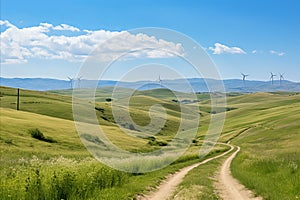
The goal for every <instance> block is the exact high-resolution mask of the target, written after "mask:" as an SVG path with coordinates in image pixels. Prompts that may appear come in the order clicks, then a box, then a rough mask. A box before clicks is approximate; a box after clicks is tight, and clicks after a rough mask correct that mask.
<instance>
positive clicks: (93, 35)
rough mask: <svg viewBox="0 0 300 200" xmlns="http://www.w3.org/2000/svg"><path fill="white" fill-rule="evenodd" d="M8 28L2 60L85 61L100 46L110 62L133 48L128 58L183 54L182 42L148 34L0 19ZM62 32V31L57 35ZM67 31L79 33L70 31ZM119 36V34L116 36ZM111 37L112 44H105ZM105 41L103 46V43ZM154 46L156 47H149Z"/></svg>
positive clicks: (2, 46)
mask: <svg viewBox="0 0 300 200" xmlns="http://www.w3.org/2000/svg"><path fill="white" fill-rule="evenodd" d="M0 25H1V26H5V27H6V29H5V30H4V31H2V32H1V35H0V37H1V38H0V39H1V41H0V42H1V45H0V46H1V63H2V64H12V63H24V62H27V61H28V59H31V58H33V59H34V58H40V59H61V60H67V61H71V62H81V61H83V59H85V58H86V57H87V56H88V55H89V54H90V53H91V52H92V51H94V50H95V48H97V53H99V59H101V61H109V60H110V59H113V58H115V56H117V55H119V52H122V51H132V53H130V55H129V56H127V57H126V59H128V58H129V57H131V58H132V57H147V58H163V57H172V56H174V55H183V51H184V50H183V47H182V45H181V44H175V43H173V42H169V41H165V40H160V39H157V38H155V37H152V36H148V35H146V34H135V35H133V34H131V33H129V32H126V31H120V32H118V31H106V30H93V31H90V30H83V31H81V30H80V29H78V28H76V27H73V26H70V25H67V24H60V25H57V26H54V25H52V24H49V23H40V24H39V25H37V26H31V27H25V28H18V27H17V26H15V25H13V24H11V23H10V22H9V21H2V20H0ZM53 31H62V32H61V33H62V34H60V35H59V34H57V32H56V34H53ZM65 31H70V32H76V35H74V34H71V36H70V34H69V35H68V34H66V33H65ZM116 36H118V37H116ZM107 39H111V40H110V42H109V43H103V42H104V41H106V40H107ZM101 43H103V45H100V46H99V44H101ZM147 48H148V49H149V48H152V50H147Z"/></svg>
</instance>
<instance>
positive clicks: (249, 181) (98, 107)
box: [0, 87, 300, 199]
mask: <svg viewBox="0 0 300 200" xmlns="http://www.w3.org/2000/svg"><path fill="white" fill-rule="evenodd" d="M111 90H112V88H103V89H101V90H98V91H97V93H96V103H95V112H96V114H97V118H98V121H99V123H100V124H101V125H102V128H103V129H104V131H105V133H106V134H107V137H108V138H109V139H110V140H111V141H112V142H113V143H114V144H116V145H117V146H120V147H121V148H124V149H126V150H129V151H133V152H147V151H153V150H155V149H159V148H161V147H162V146H164V145H165V144H167V142H169V141H170V140H171V139H172V137H173V136H174V133H176V132H177V131H178V126H179V123H180V112H181V110H180V107H179V104H178V102H176V101H174V99H176V98H175V96H174V93H172V92H170V91H168V90H165V89H157V90H150V91H139V92H135V94H134V95H133V96H132V97H131V98H130V99H129V102H130V110H129V111H130V116H131V117H132V119H133V120H134V122H135V124H137V125H139V126H144V125H147V124H149V122H150V116H149V114H148V111H149V109H150V108H151V107H152V106H153V105H156V104H160V105H162V106H163V108H164V109H165V111H166V113H167V121H166V123H165V125H164V126H163V128H162V130H161V131H160V132H159V133H158V134H156V135H155V136H154V139H153V137H148V138H147V137H136V136H141V135H147V134H148V133H147V130H143V131H141V130H138V126H136V127H135V126H133V124H128V123H124V124H122V123H121V126H122V128H125V129H126V130H127V132H129V133H130V134H125V133H124V132H123V131H122V129H120V127H119V126H117V125H116V124H115V119H114V117H113V115H112V110H111V104H112V103H114V102H115V101H116V102H117V101H118V100H120V101H123V100H126V99H122V97H125V96H122V95H120V96H119V97H120V99H113V102H111V101H108V100H107V99H109V98H111V95H110V92H111ZM125 90H126V91H125ZM129 90H130V89H124V92H130V91H131V90H130V91H129ZM122 91H123V90H121V92H122ZM0 92H1V93H0V115H1V119H0V124H1V128H0V145H1V146H0V152H1V172H2V173H1V195H2V196H1V199H24V198H25V199H26V198H27V199H30V198H29V196H28V195H32V194H33V193H36V190H37V189H40V191H42V192H41V193H38V194H37V195H38V196H34V197H33V198H32V199H39V198H43V197H45V196H44V195H48V194H49V195H50V194H51V195H52V196H51V195H50V196H51V198H53V199H59V198H64V199H76V198H81V199H82V198H93V197H95V196H97V197H99V198H100V197H101V198H100V199H124V198H128V197H134V195H135V194H137V193H141V192H143V191H144V190H145V189H146V188H149V187H150V186H155V185H156V184H158V180H161V179H162V178H163V177H164V176H165V175H166V174H168V173H170V172H174V171H176V170H177V169H179V168H180V167H182V166H185V165H188V164H191V163H193V162H197V161H198V160H197V158H198V156H197V155H198V151H199V148H200V146H201V143H202V140H203V138H204V135H205V133H206V131H207V128H208V124H209V121H210V116H211V113H212V111H211V108H210V105H209V104H210V100H209V97H210V94H207V93H204V94H198V95H197V99H184V100H185V101H184V108H186V113H185V115H186V116H187V119H188V121H189V122H191V123H192V122H193V118H191V117H189V116H192V115H191V113H193V112H198V111H196V109H195V108H198V107H199V108H200V114H201V119H200V126H199V128H198V134H197V136H196V138H195V140H194V141H193V144H192V146H191V148H190V149H189V150H188V151H187V152H186V154H185V155H184V156H182V157H181V158H180V159H179V160H177V161H176V163H175V164H173V165H171V166H169V167H167V168H165V169H163V170H159V171H156V172H152V173H147V174H143V175H133V174H127V173H120V172H118V171H116V170H113V169H110V168H108V167H106V166H104V165H102V164H99V163H98V162H96V161H95V160H94V159H93V157H92V156H91V155H90V154H89V152H88V151H87V150H86V149H85V147H84V146H83V144H82V142H81V141H80V138H79V136H78V134H77V132H76V129H75V125H74V122H73V121H72V119H73V115H72V97H71V96H70V95H71V91H70V90H64V91H52V92H51V93H47V92H37V91H27V90H21V98H20V101H21V104H20V111H16V110H15V108H16V90H15V89H12V88H6V87H0ZM83 95H84V94H83ZM198 101H199V102H198ZM227 103H228V105H227V107H226V108H225V109H226V110H227V111H228V112H227V118H226V123H225V126H224V129H223V132H222V135H221V137H220V141H221V142H228V141H232V143H234V144H236V145H239V146H241V148H242V149H241V153H240V154H238V157H237V158H236V159H235V160H234V161H233V165H232V172H233V175H234V176H235V177H236V178H237V179H239V180H240V181H241V182H242V183H243V184H245V185H246V186H247V187H249V188H250V189H254V190H255V192H256V193H258V194H260V195H262V196H263V197H264V198H266V199H295V198H300V194H299V191H300V188H299V185H300V172H299V171H300V169H299V166H300V156H299V155H300V148H299V144H300V132H299V131H300V121H299V120H300V95H299V94H297V93H284V92H282V93H281V92H277V93H254V94H244V95H241V94H234V93H230V94H227ZM125 110H126V109H125V108H124V107H120V108H119V112H125ZM221 110H224V108H222V109H221ZM162 114H163V113H162V111H155V112H153V115H154V116H153V117H156V118H158V119H159V118H160V117H161V116H162ZM154 126H156V125H154ZM157 126H158V125H157ZM155 128H159V127H155ZM32 129H39V130H40V131H41V132H42V133H43V135H44V137H45V138H51V139H52V140H51V141H53V142H47V141H43V140H40V139H36V138H34V137H32V135H31V133H30V131H31V130H32ZM149 134H150V133H149ZM83 138H85V139H86V140H87V141H88V144H90V145H96V144H97V143H99V141H98V139H99V138H98V139H97V138H96V137H95V135H93V134H91V133H89V134H88V135H86V136H84V137H83ZM225 149H226V148H224V147H221V146H218V147H217V149H215V151H214V152H222V151H225ZM61 156H62V157H61ZM219 164H220V162H219V161H216V162H214V163H212V164H211V165H212V166H214V167H217V166H218V165H219ZM47 166H51V168H49V167H47ZM203 167H205V166H202V167H201V168H203ZM206 172H207V176H211V175H212V173H213V171H211V170H210V171H209V170H208V171H206ZM195 173H196V171H195ZM197 173H198V172H197ZM106 175H107V177H106V178H104V179H105V180H104V179H103V177H105V176H106ZM85 176H87V177H88V179H89V180H90V181H89V182H87V180H86V179H84V178H85ZM188 179H190V180H192V181H194V182H195V184H196V185H197V184H198V183H199V181H197V180H195V179H194V178H193V175H191V176H188V177H187V180H188ZM203 180H205V181H202V182H201V183H199V184H202V186H201V187H206V186H207V190H206V191H207V192H206V193H209V191H212V190H213V188H212V180H211V179H209V178H208V177H206V178H204V179H203ZM125 183H126V184H125ZM271 183H272V184H271ZM203 184H206V186H205V185H203ZM184 185H193V184H191V183H188V182H187V181H185V182H184V184H183V186H184ZM4 186H5V187H4ZM65 186H66V187H65ZM80 188H81V189H80ZM54 191H65V193H56V192H54ZM116 191H118V194H117V193H116ZM79 193H80V195H82V196H76V194H79ZM26 195H27V196H26ZM213 196H215V195H213ZM75 197H76V198H75Z"/></svg>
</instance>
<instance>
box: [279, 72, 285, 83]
mask: <svg viewBox="0 0 300 200" xmlns="http://www.w3.org/2000/svg"><path fill="white" fill-rule="evenodd" d="M279 75H280V77H279V80H280V86H281V81H282V80H284V77H283V75H284V73H282V74H281V73H279Z"/></svg>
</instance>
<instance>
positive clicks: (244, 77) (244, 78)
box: [241, 73, 249, 85]
mask: <svg viewBox="0 0 300 200" xmlns="http://www.w3.org/2000/svg"><path fill="white" fill-rule="evenodd" d="M241 75H242V76H243V82H244V85H245V80H246V77H247V76H249V74H243V73H241Z"/></svg>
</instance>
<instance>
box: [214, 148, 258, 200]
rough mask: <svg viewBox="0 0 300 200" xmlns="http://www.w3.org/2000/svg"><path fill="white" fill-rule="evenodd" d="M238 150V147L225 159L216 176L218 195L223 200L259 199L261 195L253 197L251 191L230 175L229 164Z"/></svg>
mask: <svg viewBox="0 0 300 200" xmlns="http://www.w3.org/2000/svg"><path fill="white" fill-rule="evenodd" d="M239 151H240V147H237V150H236V151H235V152H234V153H233V154H232V155H231V156H230V157H228V158H227V159H226V161H225V162H224V163H223V165H222V167H221V171H220V173H219V175H218V177H217V179H218V180H219V182H218V183H217V184H216V187H217V188H218V191H219V193H220V196H221V197H222V199H224V200H248V199H256V200H261V199H262V198H261V197H254V196H253V193H252V192H251V191H249V190H247V189H246V188H245V187H244V186H243V185H242V184H240V183H239V182H238V181H237V180H236V179H234V178H233V177H232V176H231V172H230V165H231V162H232V160H233V158H234V157H235V156H236V154H237V153H238V152H239Z"/></svg>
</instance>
